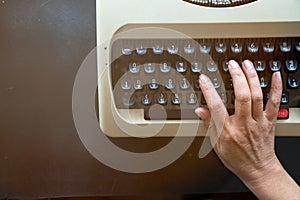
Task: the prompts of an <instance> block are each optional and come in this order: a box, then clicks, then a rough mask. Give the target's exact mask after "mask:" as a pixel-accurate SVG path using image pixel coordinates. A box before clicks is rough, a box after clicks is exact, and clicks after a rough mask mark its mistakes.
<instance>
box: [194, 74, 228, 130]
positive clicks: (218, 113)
mask: <svg viewBox="0 0 300 200" xmlns="http://www.w3.org/2000/svg"><path fill="white" fill-rule="evenodd" d="M199 84H200V87H201V90H202V92H203V96H204V98H205V100H206V103H207V106H208V109H209V111H210V114H211V120H213V122H214V124H215V126H216V130H217V133H218V135H220V134H221V133H222V130H223V127H224V124H225V120H226V119H227V118H228V117H229V115H228V112H227V110H226V108H225V106H224V104H223V101H222V100H221V98H220V96H219V94H218V93H217V91H216V89H215V88H214V86H213V84H212V82H211V81H210V79H209V78H208V77H207V76H206V75H204V74H201V75H200V78H199Z"/></svg>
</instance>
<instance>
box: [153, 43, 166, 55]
mask: <svg viewBox="0 0 300 200" xmlns="http://www.w3.org/2000/svg"><path fill="white" fill-rule="evenodd" d="M152 50H153V53H154V54H158V55H159V54H162V53H163V52H164V47H162V46H160V45H156V46H154V47H152Z"/></svg>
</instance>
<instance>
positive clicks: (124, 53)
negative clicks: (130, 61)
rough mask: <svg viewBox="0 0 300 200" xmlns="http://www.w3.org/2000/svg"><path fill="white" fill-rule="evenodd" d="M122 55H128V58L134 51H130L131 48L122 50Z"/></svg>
mask: <svg viewBox="0 0 300 200" xmlns="http://www.w3.org/2000/svg"><path fill="white" fill-rule="evenodd" d="M122 54H123V55H126V56H129V55H131V54H132V49H130V48H122Z"/></svg>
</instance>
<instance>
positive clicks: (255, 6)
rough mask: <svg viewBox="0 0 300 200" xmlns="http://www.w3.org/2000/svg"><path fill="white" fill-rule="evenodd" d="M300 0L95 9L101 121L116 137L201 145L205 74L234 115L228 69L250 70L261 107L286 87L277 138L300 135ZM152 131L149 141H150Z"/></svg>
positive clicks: (132, 0)
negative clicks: (236, 65)
mask: <svg viewBox="0 0 300 200" xmlns="http://www.w3.org/2000/svg"><path fill="white" fill-rule="evenodd" d="M299 10H300V1H299V0H258V1H255V0H254V1H253V0H252V1H251V0H185V1H183V0H164V1H161V0H152V1H143V0H128V1H123V0H114V1H110V0H97V43H98V47H99V48H98V80H99V81H98V82H99V84H98V89H99V90H98V95H99V121H100V127H101V129H102V130H103V132H104V133H105V134H106V135H107V136H110V137H132V136H134V137H147V136H155V137H173V136H175V134H176V132H177V130H178V128H180V125H181V124H184V125H185V127H187V128H186V130H184V131H183V132H184V134H183V136H190V131H189V128H188V127H189V126H191V127H193V126H195V125H196V126H197V135H198V136H205V129H204V127H203V125H202V122H201V120H200V119H199V118H198V117H197V116H196V115H195V114H194V110H195V108H197V107H199V106H201V107H206V106H207V105H206V101H205V99H204V97H203V95H202V92H201V90H200V88H199V84H198V78H199V75H200V74H201V73H204V74H206V75H208V76H209V77H210V79H211V80H212V82H213V84H214V87H215V88H216V90H217V91H218V93H219V95H220V97H221V99H222V101H223V103H224V105H225V106H226V107H227V109H228V112H229V113H230V114H233V113H234V101H235V98H234V93H233V91H234V90H233V89H234V88H233V85H232V82H231V77H230V74H229V72H228V61H229V60H231V59H234V60H236V61H238V62H241V61H243V60H245V59H249V60H251V61H253V63H254V66H255V68H256V70H257V72H258V76H259V79H260V84H261V89H262V91H263V94H264V103H267V101H268V96H269V92H270V85H271V75H272V73H274V72H276V71H280V72H281V75H282V80H283V91H282V98H281V107H280V111H279V113H278V121H277V128H276V135H277V136H300V131H299V130H300V88H299V84H300V69H299V68H300V12H299ZM144 131H145V132H147V131H148V132H149V131H150V134H149V133H148V134H144Z"/></svg>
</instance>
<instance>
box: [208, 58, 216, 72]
mask: <svg viewBox="0 0 300 200" xmlns="http://www.w3.org/2000/svg"><path fill="white" fill-rule="evenodd" d="M206 67H207V70H208V71H209V72H216V71H218V64H217V63H216V62H215V61H213V60H210V61H208V62H207V64H206Z"/></svg>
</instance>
